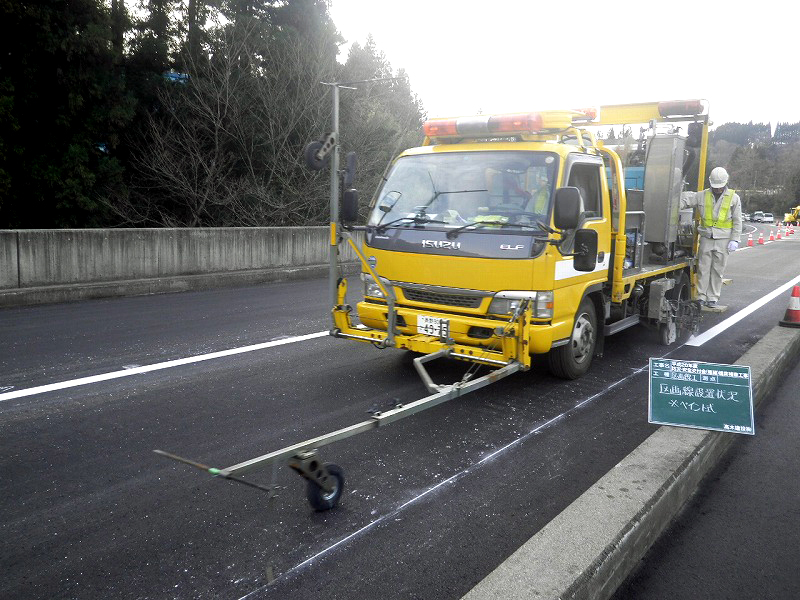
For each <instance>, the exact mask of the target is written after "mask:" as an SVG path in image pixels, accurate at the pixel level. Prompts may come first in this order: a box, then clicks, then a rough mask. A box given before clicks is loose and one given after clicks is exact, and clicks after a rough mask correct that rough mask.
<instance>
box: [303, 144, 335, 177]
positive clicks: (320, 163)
mask: <svg viewBox="0 0 800 600" xmlns="http://www.w3.org/2000/svg"><path fill="white" fill-rule="evenodd" d="M322 146H323V144H322V142H311V143H309V144H308V145H307V146H306V147H305V149H304V151H303V156H304V158H305V161H306V166H307V167H308V168H309V169H311V170H312V171H320V170H322V169H324V168H325V166H326V165H327V164H328V161H329V160H330V154H326V155H325V156H324V157H323V158H321V159H320V158H317V152H319V151H320V150H321V149H322Z"/></svg>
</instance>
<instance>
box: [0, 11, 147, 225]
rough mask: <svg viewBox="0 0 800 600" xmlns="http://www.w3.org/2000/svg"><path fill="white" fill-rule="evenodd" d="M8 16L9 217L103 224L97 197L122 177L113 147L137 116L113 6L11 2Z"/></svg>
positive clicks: (25, 221)
mask: <svg viewBox="0 0 800 600" xmlns="http://www.w3.org/2000/svg"><path fill="white" fill-rule="evenodd" d="M0 23H2V32H0V40H1V41H0V44H2V47H0V56H2V61H3V62H2V65H1V67H2V68H1V69H0V114H1V115H2V118H0V140H2V142H0V144H2V145H1V146H0V154H2V159H3V160H2V165H0V193H1V195H0V226H2V227H68V226H97V225H101V224H103V223H104V221H105V217H104V215H103V209H102V205H101V204H100V203H99V202H98V200H97V197H98V195H99V194H100V193H103V191H104V190H106V189H108V188H109V187H112V188H114V187H119V186H120V185H121V183H122V182H121V174H122V167H121V165H120V163H119V161H118V160H117V159H116V158H115V157H114V156H113V151H114V148H115V146H116V145H117V144H118V143H119V141H120V140H119V135H118V132H119V130H120V129H121V128H122V127H124V126H125V124H126V123H128V122H129V121H130V119H131V117H132V101H131V98H130V97H129V96H128V95H127V94H126V91H125V85H124V80H123V78H122V76H121V73H120V71H119V70H117V69H115V68H114V65H115V62H117V61H118V58H119V57H118V56H115V54H114V50H115V48H117V47H118V46H116V45H115V41H114V40H115V38H114V36H113V34H112V20H111V15H110V13H109V10H108V9H107V8H106V7H105V6H104V5H103V4H102V3H101V2H100V1H99V0H71V1H69V2H67V1H66V0H51V1H50V2H47V3H16V2H11V3H9V2H5V3H3V5H2V13H0ZM20 39H21V40H25V43H24V44H20V43H17V42H15V40H20Z"/></svg>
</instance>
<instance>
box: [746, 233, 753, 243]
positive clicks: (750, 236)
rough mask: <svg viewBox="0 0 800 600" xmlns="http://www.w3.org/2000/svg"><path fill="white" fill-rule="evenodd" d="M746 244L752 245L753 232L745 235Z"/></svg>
mask: <svg viewBox="0 0 800 600" xmlns="http://www.w3.org/2000/svg"><path fill="white" fill-rule="evenodd" d="M747 245H748V246H752V245H753V234H752V233H751V234H749V235H748V236H747Z"/></svg>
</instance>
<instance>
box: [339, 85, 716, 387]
mask: <svg viewBox="0 0 800 600" xmlns="http://www.w3.org/2000/svg"><path fill="white" fill-rule="evenodd" d="M631 124H645V125H646V127H643V128H642V133H643V137H642V139H641V140H640V143H639V144H638V145H637V147H636V148H627V149H625V148H620V147H619V146H618V145H616V146H615V145H612V144H611V142H610V141H609V143H608V144H606V143H604V142H603V140H599V139H597V137H596V135H595V133H594V132H595V131H598V130H600V131H605V130H607V129H608V127H609V126H620V125H622V126H625V125H631ZM424 133H425V139H424V142H423V145H422V146H421V147H418V148H411V149H409V150H406V151H405V152H403V153H402V154H401V155H400V156H399V157H398V158H397V159H396V160H395V161H394V164H393V165H392V166H391V169H389V171H388V173H387V175H386V176H385V178H384V181H383V183H382V185H381V186H380V188H379V189H378V190H377V193H376V194H375V196H374V197H373V199H372V202H371V204H370V214H369V218H368V222H367V224H366V226H365V227H363V228H358V227H350V228H349V231H352V230H353V229H362V230H363V235H364V238H363V244H361V245H359V244H358V243H357V242H356V241H355V240H354V238H353V236H352V235H345V236H344V237H346V238H347V241H348V243H350V244H351V245H352V247H353V248H354V249H355V250H356V252H357V253H358V255H359V257H360V258H361V260H362V263H363V264H362V274H361V279H362V281H363V291H364V298H363V300H362V301H361V302H359V303H358V304H357V307H356V312H357V315H358V319H357V320H356V319H354V315H353V311H352V308H351V307H350V306H347V305H346V304H345V301H344V298H345V292H346V289H347V281H346V280H345V279H343V278H341V279H339V280H338V288H339V293H338V298H337V301H336V303H335V306H334V308H333V320H334V330H333V332H332V333H333V335H335V336H338V337H342V338H349V339H354V340H359V341H364V342H370V343H373V344H375V345H376V346H380V347H393V348H401V349H405V350H408V351H412V352H416V353H420V354H424V355H430V354H432V353H438V354H437V356H448V357H450V358H454V359H458V360H464V361H469V362H473V363H478V364H485V365H490V366H495V367H498V366H499V367H503V366H507V365H510V364H512V363H518V364H519V365H520V366H521V368H522V369H523V370H524V369H526V368H528V366H529V365H530V357H531V355H533V354H547V356H548V365H549V367H550V369H551V371H552V372H553V373H554V374H555V375H557V376H559V377H563V378H568V379H572V378H576V377H579V376H581V375H583V374H584V373H585V372H586V371H587V370H588V369H589V366H590V364H591V362H592V357H593V356H594V355H600V354H601V353H602V347H603V339H604V337H605V336H607V335H612V334H614V333H617V332H619V331H622V330H623V329H626V328H628V327H631V326H634V325H638V324H645V325H649V326H651V327H654V328H657V329H658V330H659V335H660V336H661V341H662V342H663V343H665V344H670V343H672V342H674V341H675V339H676V338H677V336H678V335H680V334H681V333H682V332H683V331H686V330H691V329H693V328H695V327H696V324H697V321H698V308H697V306H696V305H695V304H694V303H692V301H691V300H692V294H693V289H694V288H693V280H694V267H695V262H696V261H695V260H694V253H695V248H696V242H697V240H696V236H695V234H694V228H693V226H692V225H693V219H692V213H691V211H681V210H680V206H679V205H680V193H681V192H682V191H686V190H698V189H702V184H703V180H704V177H705V173H704V167H705V163H706V153H707V143H708V115H707V111H706V106H705V104H704V102H702V101H699V100H689V101H669V102H652V103H643V104H629V105H613V106H601V107H600V108H599V110H559V111H544V112H537V113H514V114H501V115H478V116H472V117H459V118H451V119H431V120H429V121H427V122H426V123H425V124H424ZM351 201H352V198H348V197H347V196H345V199H344V202H343V210H342V213H343V214H344V215H354V214H355V210H354V209H353V207H352V206H347V204H348V202H351ZM337 225H338V224H337V223H333V224H332V226H331V227H332V235H331V237H332V244H333V245H336V244H338V243H341V242H342V241H343V238H342V233H343V232H342V229H341V228H339V229H337ZM344 229H345V231H348V227H347V225H346V224H345V226H344Z"/></svg>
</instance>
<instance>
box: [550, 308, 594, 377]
mask: <svg viewBox="0 0 800 600" xmlns="http://www.w3.org/2000/svg"><path fill="white" fill-rule="evenodd" d="M596 343H597V313H596V312H595V309H594V303H593V302H592V301H591V300H590V299H589V298H584V299H583V302H581V305H580V307H578V312H577V313H576V314H575V324H574V325H573V326H572V336H571V337H570V340H569V343H568V344H566V345H564V346H559V347H558V348H553V349H552V350H550V352H549V353H548V355H547V365H548V367H549V368H550V372H551V373H552V374H553V375H555V376H556V377H560V378H562V379H577V378H578V377H580V376H582V375H583V374H584V373H586V371H588V370H589V367H590V366H591V364H592V355H593V354H594V347H595V344H596Z"/></svg>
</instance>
